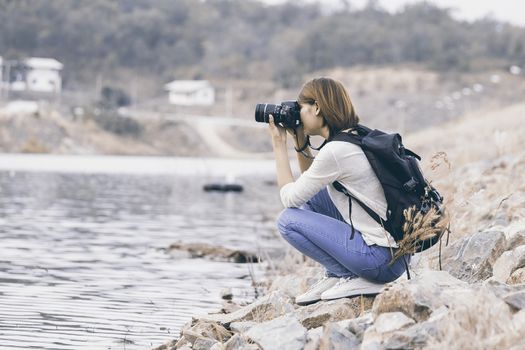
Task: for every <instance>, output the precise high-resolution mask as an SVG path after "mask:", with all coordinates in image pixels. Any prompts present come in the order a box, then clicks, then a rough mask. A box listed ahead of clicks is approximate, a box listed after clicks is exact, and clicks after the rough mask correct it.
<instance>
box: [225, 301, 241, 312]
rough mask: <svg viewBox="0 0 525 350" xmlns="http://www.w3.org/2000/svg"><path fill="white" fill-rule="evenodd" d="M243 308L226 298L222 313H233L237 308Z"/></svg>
mask: <svg viewBox="0 0 525 350" xmlns="http://www.w3.org/2000/svg"><path fill="white" fill-rule="evenodd" d="M241 308H242V306H240V305H239V304H237V303H234V302H233V301H231V300H224V301H223V302H222V308H221V311H220V313H221V314H231V313H233V312H235V311H237V310H240V309H241Z"/></svg>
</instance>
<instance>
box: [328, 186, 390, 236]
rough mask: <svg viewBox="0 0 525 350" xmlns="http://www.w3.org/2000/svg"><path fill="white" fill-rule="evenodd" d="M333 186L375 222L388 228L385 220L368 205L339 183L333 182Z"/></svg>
mask: <svg viewBox="0 0 525 350" xmlns="http://www.w3.org/2000/svg"><path fill="white" fill-rule="evenodd" d="M332 185H333V186H334V188H335V189H336V190H337V191H339V192H341V193H343V194H345V195H346V196H347V197H348V200H349V201H350V200H352V199H353V200H355V201H356V202H357V204H359V205H360V206H361V208H363V209H364V210H365V211H366V212H367V214H368V215H370V217H371V218H372V219H374V221H375V222H377V223H378V224H379V225H381V226H383V227H385V226H386V224H387V222H386V221H385V220H383V219H381V217H380V216H379V215H378V214H377V213H376V212H375V211H373V210H372V209H371V208H370V207H369V206H368V205H366V204H365V203H363V202H362V201H361V200H360V199H359V198H357V197H356V196H353V195H352V194H351V193H350V192H349V191H348V190H347V189H346V188H345V187H344V186H343V185H342V184H341V183H340V182H339V181H335V182H333V183H332Z"/></svg>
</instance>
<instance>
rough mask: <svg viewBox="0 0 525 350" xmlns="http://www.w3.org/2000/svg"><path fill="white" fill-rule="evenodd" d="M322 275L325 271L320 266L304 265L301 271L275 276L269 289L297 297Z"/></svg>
mask: <svg viewBox="0 0 525 350" xmlns="http://www.w3.org/2000/svg"><path fill="white" fill-rule="evenodd" d="M322 276H323V271H322V269H321V268H319V267H302V268H301V269H300V271H295V273H292V274H288V275H285V276H277V277H275V278H274V279H273V282H272V283H271V285H270V288H269V289H268V290H269V291H270V292H272V291H275V290H278V291H280V292H281V293H283V294H285V295H287V296H289V297H291V298H295V297H296V296H297V295H300V294H302V293H304V292H305V291H306V290H307V289H308V288H309V287H310V286H311V285H313V284H314V283H315V282H317V281H318V280H319V279H321V278H322Z"/></svg>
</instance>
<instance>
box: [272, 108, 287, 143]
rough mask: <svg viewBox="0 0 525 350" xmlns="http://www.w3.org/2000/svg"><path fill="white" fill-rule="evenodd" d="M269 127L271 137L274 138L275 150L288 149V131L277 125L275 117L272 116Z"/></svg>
mask: <svg viewBox="0 0 525 350" xmlns="http://www.w3.org/2000/svg"><path fill="white" fill-rule="evenodd" d="M268 125H269V130H270V135H271V136H272V143H273V146H274V148H275V147H277V146H285V147H286V129H285V128H283V127H282V126H279V125H277V124H275V121H274V119H273V115H271V114H270V116H269V118H268Z"/></svg>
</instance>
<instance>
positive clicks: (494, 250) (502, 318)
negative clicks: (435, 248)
mask: <svg viewBox="0 0 525 350" xmlns="http://www.w3.org/2000/svg"><path fill="white" fill-rule="evenodd" d="M442 264H443V271H439V270H436V269H433V268H432V266H431V265H432V263H431V259H429V257H428V256H425V257H422V258H421V260H420V261H419V262H418V263H417V264H416V266H413V267H412V278H411V279H410V280H407V279H406V277H401V278H400V279H399V280H397V281H394V282H392V283H389V284H387V285H385V287H384V288H383V290H382V291H381V292H380V293H379V295H377V296H375V297H369V296H359V297H355V298H345V299H340V300H334V301H328V302H323V301H321V302H318V303H315V304H312V305H308V306H298V305H296V304H294V299H293V298H294V296H295V295H297V294H299V293H300V292H302V291H304V290H305V289H306V288H307V287H308V286H309V285H311V284H312V283H314V282H315V280H316V275H317V276H319V275H320V274H321V270H320V268H319V267H303V268H301V269H299V270H298V271H297V272H296V273H294V274H288V275H284V276H280V277H276V278H274V279H273V281H272V282H271V283H270V284H269V287H268V293H267V294H266V295H265V296H263V297H261V298H260V299H258V300H256V301H255V302H253V303H252V304H249V305H246V306H243V307H240V306H236V305H235V304H233V306H232V302H230V301H225V305H228V304H229V305H230V306H229V307H225V308H224V309H223V311H226V310H227V309H229V311H231V312H228V313H217V314H208V315H202V316H195V317H193V319H192V320H191V322H189V323H188V324H186V326H185V327H184V328H183V329H182V331H181V333H180V337H179V338H178V339H176V340H173V341H171V342H169V343H167V344H165V345H163V346H161V347H159V348H157V350H164V349H166V350H168V349H169V350H171V349H184V350H189V349H194V350H197V349H198V350H204V349H213V350H233V349H246V350H248V349H249V350H256V349H264V350H266V349H298V350H299V349H310V350H326V349H358V348H360V349H422V348H425V349H433V348H441V349H443V348H445V349H450V348H463V349H482V348H485V349H489V348H490V349H514V350H518V349H524V346H523V342H522V340H523V337H524V336H525V221H520V222H519V223H517V224H514V225H510V226H507V227H500V228H492V229H490V230H487V231H482V232H477V233H475V234H472V235H470V236H467V237H464V238H462V239H460V240H457V241H456V242H454V244H452V245H450V246H449V247H447V249H445V250H444V254H443V261H442ZM232 310H235V311H232Z"/></svg>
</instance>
